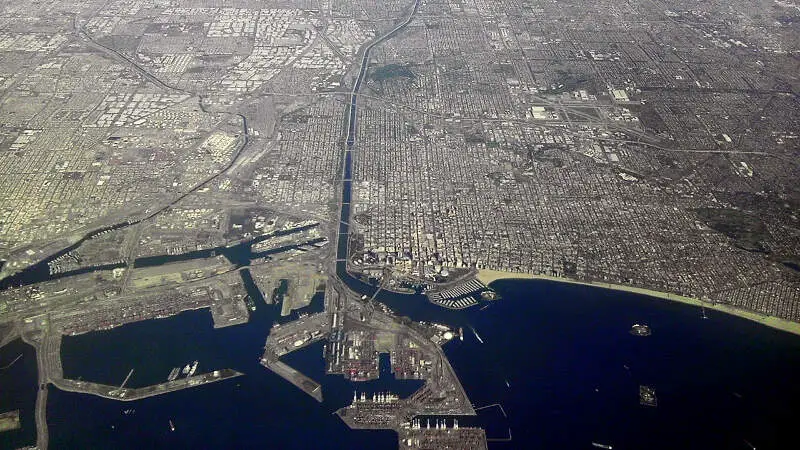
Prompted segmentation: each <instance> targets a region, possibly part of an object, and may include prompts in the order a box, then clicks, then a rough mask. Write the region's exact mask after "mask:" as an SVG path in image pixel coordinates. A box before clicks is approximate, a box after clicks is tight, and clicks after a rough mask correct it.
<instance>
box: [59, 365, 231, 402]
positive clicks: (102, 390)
mask: <svg viewBox="0 0 800 450" xmlns="http://www.w3.org/2000/svg"><path fill="white" fill-rule="evenodd" d="M241 375H244V374H243V373H241V372H237V371H235V370H233V369H222V370H215V371H213V372H209V373H204V374H200V375H194V376H191V377H186V378H180V379H177V380H173V381H167V382H164V383H159V384H154V385H150V386H146V387H141V388H125V387H117V386H110V385H107V384H100V383H92V382H89V381H78V380H70V379H66V378H62V379H60V380H50V381H51V383H53V385H54V386H55V387H57V388H59V389H61V390H62V391H68V392H79V393H83V394H92V395H96V396H98V397H103V398H109V399H112V400H119V401H123V402H130V401H134V400H141V399H143V398H147V397H153V396H156V395H161V394H167V393H169V392H175V391H180V390H182V389H188V388H193V387H197V386H202V385H204V384H208V383H214V382H217V381H222V380H227V379H229V378H234V377H238V376H241Z"/></svg>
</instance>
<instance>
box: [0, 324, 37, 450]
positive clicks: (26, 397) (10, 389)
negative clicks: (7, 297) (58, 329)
mask: <svg viewBox="0 0 800 450" xmlns="http://www.w3.org/2000/svg"><path fill="white" fill-rule="evenodd" d="M20 356H21V357H20ZM18 357H20V358H19V359H17V358H18ZM14 361H16V362H14ZM12 362H13V364H12ZM37 379H38V373H37V372H36V352H35V351H34V349H33V347H31V346H30V345H27V344H25V343H23V342H22V340H20V339H17V340H15V341H13V342H11V343H10V344H8V345H6V346H4V347H2V348H0V413H4V412H7V411H14V410H17V409H18V410H19V419H20V425H21V427H20V428H19V429H17V430H14V431H7V432H3V433H0V448H19V447H23V446H26V445H34V444H36V418H35V416H34V413H35V407H36V384H37Z"/></svg>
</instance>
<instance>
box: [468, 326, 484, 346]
mask: <svg viewBox="0 0 800 450" xmlns="http://www.w3.org/2000/svg"><path fill="white" fill-rule="evenodd" d="M470 328H471V329H472V334H474V335H475V339H477V340H478V342H480V343H481V344H483V339H481V337H480V335H479V334H478V332H477V331H475V328H472V327H470Z"/></svg>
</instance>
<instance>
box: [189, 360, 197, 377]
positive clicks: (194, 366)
mask: <svg viewBox="0 0 800 450" xmlns="http://www.w3.org/2000/svg"><path fill="white" fill-rule="evenodd" d="M197 364H198V362H197V361H195V362H193V363H192V367H191V368H190V369H189V376H192V375H194V373H195V372H196V371H197Z"/></svg>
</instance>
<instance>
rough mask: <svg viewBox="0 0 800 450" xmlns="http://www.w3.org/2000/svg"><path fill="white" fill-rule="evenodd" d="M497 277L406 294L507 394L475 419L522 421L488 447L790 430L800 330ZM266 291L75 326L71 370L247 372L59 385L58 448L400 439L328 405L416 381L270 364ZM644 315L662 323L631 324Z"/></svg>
mask: <svg viewBox="0 0 800 450" xmlns="http://www.w3.org/2000/svg"><path fill="white" fill-rule="evenodd" d="M494 287H496V289H497V290H498V291H499V292H500V294H501V295H502V296H503V299H502V300H500V301H499V302H496V303H492V304H488V305H489V306H488V307H487V308H485V309H484V310H482V311H481V310H479V309H480V307H476V308H472V309H470V310H467V311H460V312H453V311H448V310H443V309H440V308H438V307H434V306H432V305H429V304H424V303H421V302H420V303H417V302H416V300H415V299H417V298H416V297H405V299H406V300H407V302H406V303H407V304H406V305H405V306H406V309H407V310H406V311H402V310H401V311H400V312H401V313H405V314H406V315H409V316H412V317H414V318H425V319H428V320H430V319H438V320H437V321H438V322H442V323H449V324H451V325H454V326H463V327H465V339H464V341H463V342H461V341H458V340H455V341H453V342H451V343H449V344H447V345H446V346H445V351H446V353H447V355H448V357H449V358H450V360H451V363H452V364H453V366H454V368H455V370H456V372H457V373H458V375H459V376H460V377H461V379H462V382H463V383H464V386H465V388H466V389H467V392H468V394H469V396H470V399H471V400H472V402H473V403H474V404H475V405H476V407H481V406H484V405H490V404H494V403H499V404H502V406H503V410H504V411H505V413H506V414H507V417H504V416H503V414H502V412H501V411H500V410H499V408H496V407H491V408H487V409H483V410H481V411H480V415H479V417H478V419H477V421H476V422H477V423H479V424H480V425H482V426H485V427H486V428H487V429H488V434H489V437H490V438H503V437H507V436H508V429H509V428H510V429H511V431H512V436H513V441H512V442H511V443H495V442H493V443H491V448H542V449H551V448H577V449H580V448H592V447H591V443H592V442H598V443H604V444H611V445H613V446H614V448H615V449H643V448H647V449H662V448H663V449H673V448H690V449H694V448H697V449H701V448H702V449H706V448H714V449H720V448H721V449H737V448H741V449H748V448H750V447H748V445H747V442H750V443H752V445H754V446H756V447H757V448H759V449H764V448H787V447H786V445H785V444H786V443H791V442H793V440H794V434H793V430H794V426H795V422H796V419H795V418H796V416H797V415H796V414H795V413H793V411H796V410H797V408H798V407H800V385H799V384H798V383H797V381H796V380H797V379H798V378H799V377H800V337H797V336H793V335H789V334H787V333H783V332H779V331H775V330H772V329H769V328H765V327H763V326H759V325H757V324H754V323H752V322H748V321H745V320H743V319H739V318H736V317H732V316H727V315H724V314H722V313H717V312H714V311H709V312H708V314H709V319H707V320H706V319H703V318H702V314H701V312H700V311H699V310H698V309H697V308H694V307H690V306H687V305H682V304H677V303H670V302H666V301H663V300H659V299H652V298H649V297H644V296H640V295H636V294H629V293H623V292H613V291H608V290H604V289H599V288H591V287H585V286H577V285H564V284H558V283H552V282H543V281H535V282H531V281H502V282H498V283H496V284H495V286H494ZM399 298H400V297H397V299H399ZM257 304H258V310H257V311H256V312H255V313H254V314H253V316H252V318H251V322H250V323H249V324H247V325H241V326H236V327H231V328H226V329H222V330H212V328H211V318H210V314H209V313H208V311H191V312H186V313H183V314H180V315H178V316H176V317H173V318H169V319H162V320H155V321H149V322H143V323H137V324H131V325H126V326H123V327H120V328H118V329H114V330H110V331H104V332H98V333H90V334H87V335H82V336H77V337H73V338H66V339H65V342H64V346H63V354H64V368H65V371H66V372H67V374H68V375H69V376H81V377H83V378H84V379H87V380H92V381H98V382H104V383H116V384H118V383H120V382H121V380H122V379H124V377H125V376H126V375H127V373H128V371H129V370H130V369H131V368H135V371H134V374H133V376H132V377H131V380H130V381H129V384H130V385H131V386H139V385H145V384H150V383H154V382H160V381H163V380H164V379H165V378H166V376H167V374H168V373H169V370H170V368H171V367H174V366H177V365H181V364H185V363H186V362H189V361H192V360H194V359H198V360H200V371H207V370H211V369H216V368H222V367H231V368H234V369H237V370H240V371H242V372H245V373H246V374H247V375H246V376H244V377H239V378H235V379H232V380H227V381H224V382H220V383H216V384H211V385H207V386H203V387H200V388H195V389H190V390H184V391H181V392H178V393H174V394H169V395H165V396H160V397H154V398H150V399H145V400H141V401H136V402H131V403H119V402H115V401H111V400H105V399H101V398H98V397H93V396H88V395H79V394H71V393H64V392H60V391H58V390H57V389H51V394H50V401H49V408H48V418H49V422H50V438H51V443H52V444H53V447H52V448H189V447H195V448H256V447H259V448H263V447H264V446H266V447H268V448H346V449H355V448H395V446H396V436H395V435H394V434H393V433H391V432H352V431H349V430H347V429H346V427H345V426H344V425H342V424H341V422H340V421H339V419H338V418H337V417H336V416H334V415H331V412H332V411H334V410H335V409H337V408H339V407H341V406H344V405H346V404H347V403H348V402H349V401H350V399H351V398H352V391H353V389H358V390H359V392H361V391H366V392H368V393H369V392H375V391H385V390H392V391H394V392H399V393H401V394H402V395H403V396H406V395H408V394H410V393H411V392H413V390H415V389H416V388H417V387H418V386H419V385H418V384H414V382H409V381H396V380H393V379H392V378H391V376H390V374H388V373H387V372H388V361H386V360H385V359H384V360H383V361H382V372H384V374H383V375H384V376H383V377H382V379H381V380H379V381H375V382H371V383H361V384H356V383H351V382H348V381H345V380H344V379H343V378H341V377H338V376H326V375H324V364H323V360H322V344H321V343H318V344H316V345H314V346H311V347H309V348H307V349H305V350H303V351H300V352H297V353H294V354H291V355H289V357H288V358H286V359H285V361H286V362H287V363H289V364H290V365H292V366H294V367H296V368H298V369H299V370H301V371H303V372H305V373H306V374H308V375H309V376H311V377H312V378H313V379H315V380H317V381H319V382H321V383H323V395H324V397H325V402H324V403H322V404H319V403H317V402H316V401H314V400H313V399H311V398H310V397H308V396H306V395H305V394H303V393H302V392H300V391H299V390H298V389H296V388H295V387H293V386H292V385H290V384H289V383H288V382H285V381H283V380H282V379H280V378H279V377H277V376H275V375H273V374H272V373H270V372H269V371H268V370H266V369H265V368H263V367H261V366H260V365H259V364H258V358H259V356H260V355H261V351H262V347H263V344H264V341H265V339H266V336H267V332H268V329H269V327H270V326H271V323H272V321H273V320H275V319H276V318H277V317H278V314H279V310H278V306H274V305H273V306H268V305H265V304H264V303H260V302H259V303H257ZM485 305H487V304H484V305H482V306H485ZM398 306H400V307H402V306H403V305H395V307H398ZM434 315H438V317H432V316H434ZM419 316H424V317H419ZM636 322H639V323H647V324H648V325H650V326H651V327H652V330H653V334H652V335H651V336H649V337H635V336H632V335H631V334H629V333H628V330H629V329H630V326H631V325H632V324H633V323H636ZM472 328H474V329H475V331H476V332H477V333H478V334H479V335H480V337H481V339H483V341H484V342H483V343H480V342H479V341H478V339H477V338H476V337H475V334H473V332H472V331H471V330H472ZM32 376H34V377H35V371H34V372H33V374H32ZM34 380H35V378H34ZM506 382H508V384H506ZM34 383H35V381H34ZM640 384H644V385H648V386H651V387H653V388H654V389H655V390H656V393H657V395H658V407H657V408H649V407H645V406H641V405H640V404H639V399H638V387H639V385H640ZM126 409H135V412H132V413H130V414H128V415H126V414H124V413H123V410H126ZM170 419H172V420H173V422H174V423H175V426H176V431H175V432H170V431H169V427H168V420H170ZM461 423H462V424H464V423H475V422H473V421H472V420H469V421H468V420H463V421H461ZM790 447H791V446H790Z"/></svg>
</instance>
